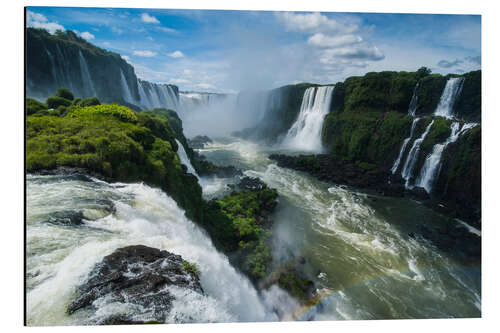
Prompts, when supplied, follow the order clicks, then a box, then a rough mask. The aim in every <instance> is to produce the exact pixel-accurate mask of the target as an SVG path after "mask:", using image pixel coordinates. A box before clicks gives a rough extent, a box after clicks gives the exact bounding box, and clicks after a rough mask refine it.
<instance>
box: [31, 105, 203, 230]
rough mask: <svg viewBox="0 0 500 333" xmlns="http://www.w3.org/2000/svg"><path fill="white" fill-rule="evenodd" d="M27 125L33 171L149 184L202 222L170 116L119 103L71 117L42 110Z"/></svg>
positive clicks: (75, 110)
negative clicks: (79, 171)
mask: <svg viewBox="0 0 500 333" xmlns="http://www.w3.org/2000/svg"><path fill="white" fill-rule="evenodd" d="M59 98H60V97H59ZM30 105H36V106H37V107H39V106H40V105H39V104H37V103H34V102H30ZM32 109H33V107H32ZM39 113H43V114H39ZM26 125H27V130H26V168H27V171H28V172H35V171H39V170H45V169H54V168H57V167H60V166H69V167H78V168H84V169H87V170H89V171H91V172H97V173H100V174H102V175H104V176H106V177H108V178H110V179H112V180H119V181H126V182H133V181H144V182H146V183H148V184H150V185H154V186H159V187H161V188H162V189H163V190H165V191H166V192H167V193H169V194H170V195H171V196H172V197H173V198H174V200H176V201H177V203H179V205H180V206H182V207H183V208H184V209H185V210H186V214H187V216H188V217H189V218H191V219H193V220H195V221H201V220H202V216H203V200H202V198H201V188H200V186H199V184H198V182H197V179H196V177H194V176H192V175H189V174H185V173H184V172H183V170H182V167H181V163H180V161H179V158H178V157H177V154H176V150H177V143H176V142H175V139H174V138H175V135H176V133H175V131H174V130H172V128H171V127H170V125H169V120H168V119H166V118H165V117H162V116H159V115H156V116H151V115H150V114H148V113H146V114H136V113H135V112H133V111H132V110H130V109H128V108H127V107H124V106H121V105H117V104H113V105H108V104H102V105H94V106H87V107H81V106H76V105H74V106H69V108H68V112H67V114H66V115H62V114H59V113H55V112H53V113H51V112H49V111H46V110H39V111H37V112H35V113H34V114H33V115H31V116H28V117H27V121H26ZM177 125H178V124H177ZM159 128H161V132H160V131H158V129H159Z"/></svg>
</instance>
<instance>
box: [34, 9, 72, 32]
mask: <svg viewBox="0 0 500 333" xmlns="http://www.w3.org/2000/svg"><path fill="white" fill-rule="evenodd" d="M26 25H27V26H28V27H33V28H41V29H45V30H47V31H48V32H50V33H51V34H53V33H54V32H56V31H57V30H63V31H64V30H66V29H65V28H64V27H63V26H62V25H60V24H59V23H57V22H49V20H48V19H47V18H46V17H45V16H44V15H42V14H38V13H35V12H32V11H31V10H28V11H27V17H26Z"/></svg>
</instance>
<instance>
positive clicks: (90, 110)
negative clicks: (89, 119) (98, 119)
mask: <svg viewBox="0 0 500 333" xmlns="http://www.w3.org/2000/svg"><path fill="white" fill-rule="evenodd" d="M85 115H103V116H112V117H114V118H116V119H119V120H122V121H125V122H130V123H137V115H136V114H135V112H134V111H132V110H130V109H129V108H127V107H126V106H122V105H118V104H101V105H93V106H87V107H78V106H77V107H75V108H73V109H72V110H71V111H70V112H69V114H68V117H70V118H79V117H81V116H85Z"/></svg>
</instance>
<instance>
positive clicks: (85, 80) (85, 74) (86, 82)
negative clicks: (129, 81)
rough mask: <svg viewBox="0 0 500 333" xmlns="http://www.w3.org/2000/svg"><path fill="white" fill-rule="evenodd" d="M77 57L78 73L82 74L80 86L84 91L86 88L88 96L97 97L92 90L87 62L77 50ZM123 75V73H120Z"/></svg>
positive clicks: (93, 89) (92, 84) (92, 83)
mask: <svg viewBox="0 0 500 333" xmlns="http://www.w3.org/2000/svg"><path fill="white" fill-rule="evenodd" d="M78 56H79V59H80V71H81V74H82V86H83V88H84V90H85V89H86V88H88V90H89V91H88V96H89V97H94V96H97V93H96V91H95V88H94V82H93V81H92V77H91V76H90V72H89V67H88V66H87V61H86V60H85V57H84V56H83V54H82V51H80V50H78ZM122 75H123V73H122Z"/></svg>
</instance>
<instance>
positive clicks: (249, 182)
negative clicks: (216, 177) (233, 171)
mask: <svg viewBox="0 0 500 333" xmlns="http://www.w3.org/2000/svg"><path fill="white" fill-rule="evenodd" d="M228 186H229V187H230V188H232V189H233V190H242V191H261V190H264V189H266V188H267V185H266V183H264V182H263V181H262V180H260V179H259V178H253V177H243V178H241V179H240V182H239V183H238V184H236V185H231V184H230V185H228Z"/></svg>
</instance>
